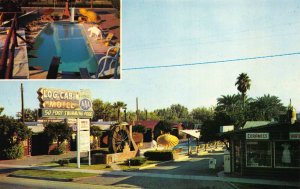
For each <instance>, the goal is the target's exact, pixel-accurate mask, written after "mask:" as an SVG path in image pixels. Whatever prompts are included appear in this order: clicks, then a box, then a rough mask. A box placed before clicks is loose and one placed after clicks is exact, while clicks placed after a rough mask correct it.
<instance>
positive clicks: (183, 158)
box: [138, 156, 189, 170]
mask: <svg viewBox="0 0 300 189" xmlns="http://www.w3.org/2000/svg"><path fill="white" fill-rule="evenodd" d="M185 159H189V157H188V156H184V157H182V158H178V159H175V160H169V161H163V162H159V163H154V164H150V165H146V166H143V167H140V168H138V170H143V169H147V168H151V167H156V166H157V165H161V164H165V163H171V162H177V161H181V160H185Z"/></svg>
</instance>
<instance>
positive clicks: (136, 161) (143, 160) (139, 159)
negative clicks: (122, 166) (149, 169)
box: [125, 157, 147, 166]
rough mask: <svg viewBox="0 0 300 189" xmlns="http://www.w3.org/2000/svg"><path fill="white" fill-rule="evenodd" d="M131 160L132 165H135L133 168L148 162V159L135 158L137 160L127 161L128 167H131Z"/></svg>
mask: <svg viewBox="0 0 300 189" xmlns="http://www.w3.org/2000/svg"><path fill="white" fill-rule="evenodd" d="M129 160H130V165H133V166H138V165H142V164H144V163H145V162H146V160H147V159H146V158H144V157H135V158H132V159H128V160H126V161H125V163H126V164H127V165H129Z"/></svg>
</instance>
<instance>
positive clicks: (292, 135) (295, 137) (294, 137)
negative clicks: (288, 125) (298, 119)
mask: <svg viewBox="0 0 300 189" xmlns="http://www.w3.org/2000/svg"><path fill="white" fill-rule="evenodd" d="M290 139H291V140H300V133H299V132H297V133H296V132H294V133H290Z"/></svg>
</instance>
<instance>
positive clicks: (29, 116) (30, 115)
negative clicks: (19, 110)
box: [16, 108, 38, 122]
mask: <svg viewBox="0 0 300 189" xmlns="http://www.w3.org/2000/svg"><path fill="white" fill-rule="evenodd" d="M37 111H38V110H37V109H33V110H31V109H29V108H25V109H24V115H25V122H32V121H36V120H37ZM16 116H17V117H18V116H19V114H17V115H16Z"/></svg>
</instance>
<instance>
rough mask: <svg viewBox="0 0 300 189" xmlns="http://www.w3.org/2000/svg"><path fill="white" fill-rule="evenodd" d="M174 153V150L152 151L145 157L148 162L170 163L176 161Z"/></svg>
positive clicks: (145, 154)
mask: <svg viewBox="0 0 300 189" xmlns="http://www.w3.org/2000/svg"><path fill="white" fill-rule="evenodd" d="M174 153H175V152H173V151H172V150H163V151H157V150H150V151H147V152H145V153H144V156H145V157H146V158H147V159H148V160H154V161H168V160H173V159H174Z"/></svg>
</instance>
